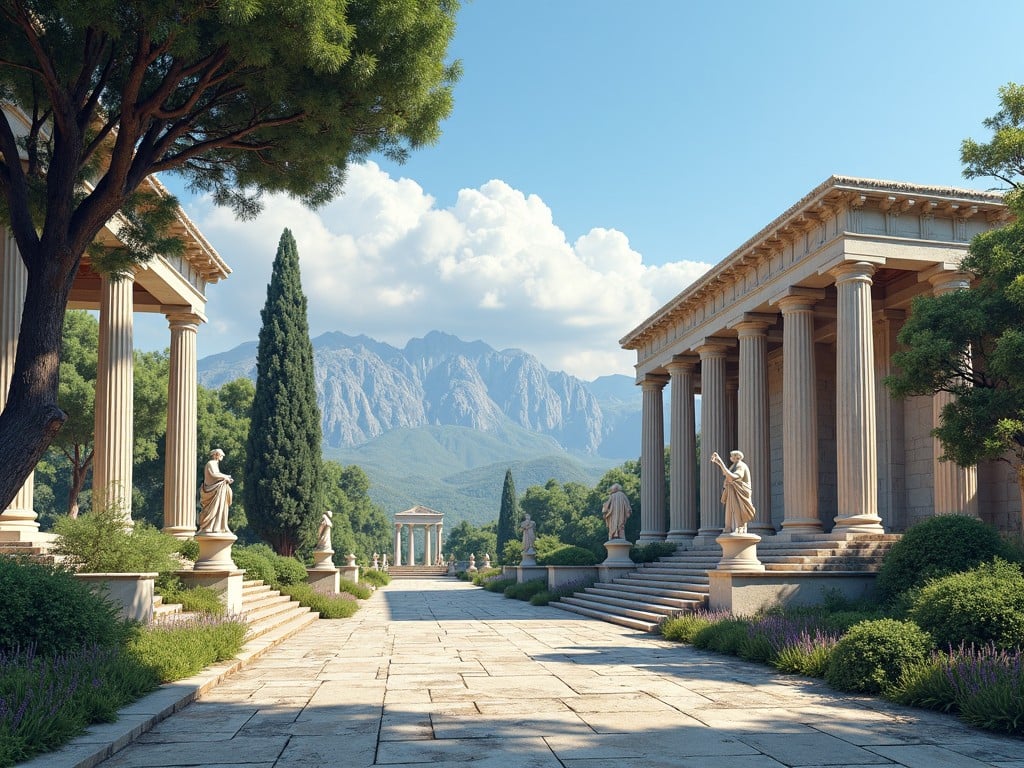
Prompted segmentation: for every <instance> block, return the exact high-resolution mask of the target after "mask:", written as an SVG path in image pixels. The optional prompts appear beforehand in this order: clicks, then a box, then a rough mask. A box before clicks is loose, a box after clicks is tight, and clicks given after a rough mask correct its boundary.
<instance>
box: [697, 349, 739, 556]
mask: <svg viewBox="0 0 1024 768" xmlns="http://www.w3.org/2000/svg"><path fill="white" fill-rule="evenodd" d="M727 349H728V346H727V345H726V344H725V343H715V342H713V341H711V340H706V343H704V344H703V345H701V346H699V347H697V353H698V354H699V355H700V451H701V457H700V487H701V493H700V528H699V530H698V532H697V539H696V540H695V542H696V543H698V544H702V545H706V544H711V543H713V542H714V540H715V537H716V536H718V535H719V534H720V533H721V532H722V528H723V527H724V525H725V510H724V509H723V508H722V503H721V488H722V473H721V470H719V469H718V467H716V466H715V465H714V464H712V463H711V454H712V453H715V452H717V453H718V454H719V455H722V454H723V452H724V456H723V457H722V460H723V461H728V459H729V451H731V450H732V448H733V446H731V445H729V444H728V442H729V441H728V435H727V434H726V430H727V425H726V403H725V356H726V351H727Z"/></svg>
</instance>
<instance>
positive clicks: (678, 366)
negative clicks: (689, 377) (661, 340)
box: [665, 355, 700, 378]
mask: <svg viewBox="0 0 1024 768" xmlns="http://www.w3.org/2000/svg"><path fill="white" fill-rule="evenodd" d="M699 364H700V358H699V357H697V356H696V355H675V356H673V357H672V360H671V361H670V362H669V363H668V364H667V365H666V366H665V368H666V370H668V375H669V376H670V377H671V378H675V377H676V376H679V375H680V374H683V373H692V372H693V371H694V369H696V367H697V365H699Z"/></svg>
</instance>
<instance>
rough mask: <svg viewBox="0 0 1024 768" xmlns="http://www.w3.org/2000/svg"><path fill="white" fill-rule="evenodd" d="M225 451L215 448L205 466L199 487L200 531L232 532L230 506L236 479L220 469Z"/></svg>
mask: <svg viewBox="0 0 1024 768" xmlns="http://www.w3.org/2000/svg"><path fill="white" fill-rule="evenodd" d="M223 458H224V451H222V450H221V449H220V448H214V449H213V450H212V451H210V460H209V461H208V462H206V467H204V468H203V484H202V485H201V486H200V488H199V504H200V507H201V509H200V511H199V533H231V531H230V530H229V529H228V508H229V507H230V506H231V499H232V497H233V494H232V492H231V484H232V483H233V482H235V479H234V478H233V477H231V475H226V474H224V473H223V472H221V471H220V460H221V459H223Z"/></svg>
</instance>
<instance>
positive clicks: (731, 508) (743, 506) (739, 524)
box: [711, 451, 757, 533]
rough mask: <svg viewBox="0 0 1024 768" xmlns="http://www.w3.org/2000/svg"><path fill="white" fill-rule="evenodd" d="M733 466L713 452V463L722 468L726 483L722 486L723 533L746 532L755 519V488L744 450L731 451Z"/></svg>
mask: <svg viewBox="0 0 1024 768" xmlns="http://www.w3.org/2000/svg"><path fill="white" fill-rule="evenodd" d="M729 460H730V461H731V462H732V466H731V467H727V466H725V462H724V461H722V457H721V456H719V455H718V454H717V453H712V454H711V463H712V464H714V465H715V466H717V467H718V468H719V469H721V470H722V475H723V476H724V477H725V483H724V484H723V486H722V503H723V504H724V505H725V528H724V529H723V530H722V533H746V532H747V523H749V522H750V521H751V520H753V519H754V517H755V516H756V515H757V512H756V511H755V510H754V502H753V499H752V494H753V488H752V486H751V484H750V468H749V467H748V466H747V465H746V463H745V462H744V461H743V452H742V451H730V452H729Z"/></svg>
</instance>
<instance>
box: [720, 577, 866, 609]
mask: <svg viewBox="0 0 1024 768" xmlns="http://www.w3.org/2000/svg"><path fill="white" fill-rule="evenodd" d="M708 580H709V595H708V608H710V609H711V610H712V611H729V612H730V613H732V615H733V616H752V615H754V614H755V613H757V612H758V611H760V610H763V609H765V608H769V607H771V606H773V605H785V606H798V605H820V604H821V603H822V602H823V601H824V599H825V596H826V595H827V594H829V593H833V592H838V593H839V594H841V595H842V596H843V597H845V598H847V599H848V600H861V599H864V598H870V597H872V596H873V594H874V589H875V574H873V573H843V572H840V571H821V572H815V571H765V572H761V573H757V572H753V571H751V572H747V573H743V572H736V573H733V572H730V571H708Z"/></svg>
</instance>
